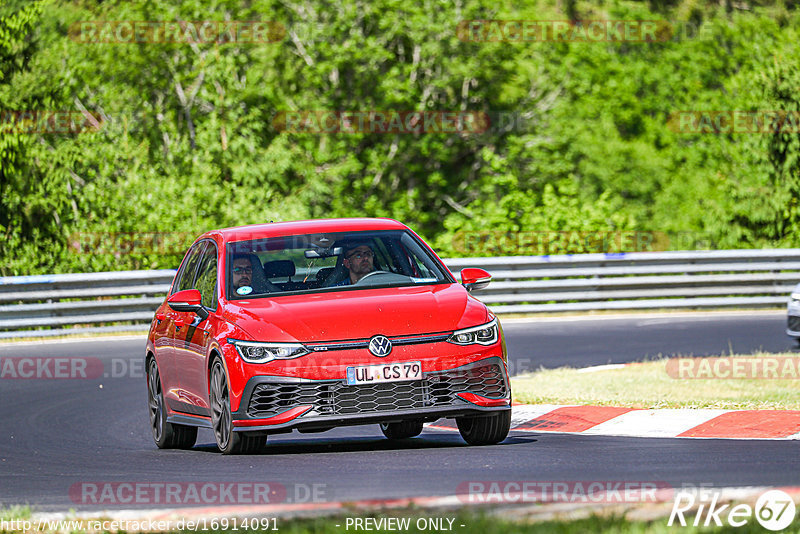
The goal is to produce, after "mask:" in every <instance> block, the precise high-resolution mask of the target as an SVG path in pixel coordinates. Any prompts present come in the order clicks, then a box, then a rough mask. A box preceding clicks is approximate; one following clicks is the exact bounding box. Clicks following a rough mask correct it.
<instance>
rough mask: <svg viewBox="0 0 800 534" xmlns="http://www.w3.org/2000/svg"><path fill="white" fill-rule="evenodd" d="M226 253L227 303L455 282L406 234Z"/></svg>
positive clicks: (289, 241) (336, 237)
mask: <svg viewBox="0 0 800 534" xmlns="http://www.w3.org/2000/svg"><path fill="white" fill-rule="evenodd" d="M226 254H227V260H226V265H227V266H228V268H227V274H226V281H227V282H226V283H227V294H228V295H229V297H228V298H230V299H242V298H253V297H269V296H275V295H283V294H289V293H309V292H323V291H325V292H327V291H349V290H358V289H365V288H374V287H391V286H414V285H424V284H440V283H453V282H455V280H454V279H453V278H452V276H450V274H449V273H448V272H447V270H446V269H445V268H444V266H442V265H441V263H440V262H439V261H438V260H437V259H436V258H435V257H434V256H433V255H431V254H430V252H428V250H427V249H426V248H425V247H424V246H423V245H422V244H421V243H420V242H419V240H418V239H417V238H416V237H415V236H413V235H412V234H411V233H410V232H408V231H405V230H383V231H373V232H337V233H318V234H303V235H293V236H280V237H269V238H262V239H253V240H248V241H236V242H232V243H229V244H228V246H227V249H226Z"/></svg>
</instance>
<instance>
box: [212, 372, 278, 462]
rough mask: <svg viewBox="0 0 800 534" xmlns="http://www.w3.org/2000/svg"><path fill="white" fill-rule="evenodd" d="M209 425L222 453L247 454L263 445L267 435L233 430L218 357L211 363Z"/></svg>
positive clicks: (223, 374) (225, 380)
mask: <svg viewBox="0 0 800 534" xmlns="http://www.w3.org/2000/svg"><path fill="white" fill-rule="evenodd" d="M209 400H210V401H211V403H210V404H211V426H212V427H213V429H214V437H215V438H216V440H217V448H218V449H219V451H220V452H221V453H222V454H249V453H254V452H257V451H259V450H260V449H262V448H263V447H264V445H265V444H266V441H267V437H266V436H265V435H263V434H261V435H259V434H254V433H252V432H234V431H233V417H232V415H231V402H230V395H229V392H228V378H227V375H226V374H225V366H223V365H222V360H220V359H219V358H217V359H215V360H214V363H213V364H212V365H211V391H210V399H209Z"/></svg>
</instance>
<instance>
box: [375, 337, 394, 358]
mask: <svg viewBox="0 0 800 534" xmlns="http://www.w3.org/2000/svg"><path fill="white" fill-rule="evenodd" d="M369 351H370V352H371V353H372V354H374V355H375V356H377V357H379V358H383V357H384V356H388V355H389V353H390V352H392V342H391V341H389V338H388V337H386V336H381V335H378V336H372V339H370V340H369Z"/></svg>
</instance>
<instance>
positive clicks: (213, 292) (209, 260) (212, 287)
mask: <svg viewBox="0 0 800 534" xmlns="http://www.w3.org/2000/svg"><path fill="white" fill-rule="evenodd" d="M195 288H197V289H198V290H200V295H201V297H202V298H201V303H202V304H203V306H205V307H206V308H210V309H212V310H215V309H216V308H217V247H215V246H214V245H213V244H211V243H209V245H208V246H207V247H206V249H205V251H203V254H202V256H201V260H200V268H199V270H198V271H197V283H196V284H195Z"/></svg>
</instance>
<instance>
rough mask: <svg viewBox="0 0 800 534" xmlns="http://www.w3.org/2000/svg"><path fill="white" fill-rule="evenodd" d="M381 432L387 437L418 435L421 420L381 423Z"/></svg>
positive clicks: (420, 430)
mask: <svg viewBox="0 0 800 534" xmlns="http://www.w3.org/2000/svg"><path fill="white" fill-rule="evenodd" d="M381 432H383V435H384V436H386V437H387V438H389V439H406V438H413V437H414V436H419V435H420V433H421V432H422V421H400V422H399V423H381Z"/></svg>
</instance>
